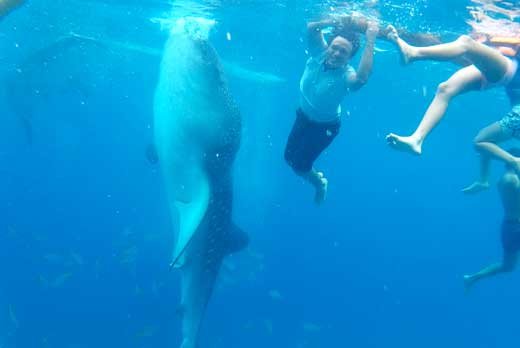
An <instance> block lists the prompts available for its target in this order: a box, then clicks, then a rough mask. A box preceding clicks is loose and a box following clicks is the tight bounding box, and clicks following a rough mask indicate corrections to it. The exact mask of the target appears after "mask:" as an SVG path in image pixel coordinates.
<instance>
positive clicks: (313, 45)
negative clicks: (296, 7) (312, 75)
mask: <svg viewBox="0 0 520 348" xmlns="http://www.w3.org/2000/svg"><path fill="white" fill-rule="evenodd" d="M335 25H336V21H334V20H332V19H326V20H323V21H319V22H309V23H307V40H308V42H309V51H310V54H311V55H313V56H315V55H319V54H320V53H322V52H324V51H325V50H326V49H327V42H326V41H325V37H323V29H324V28H327V27H331V26H335Z"/></svg>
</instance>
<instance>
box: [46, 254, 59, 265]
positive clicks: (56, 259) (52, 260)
mask: <svg viewBox="0 0 520 348" xmlns="http://www.w3.org/2000/svg"><path fill="white" fill-rule="evenodd" d="M43 258H44V259H45V261H47V262H50V263H60V262H61V261H62V257H61V256H60V255H56V254H45V255H44V256H43Z"/></svg>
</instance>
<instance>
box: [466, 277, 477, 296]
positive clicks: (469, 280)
mask: <svg viewBox="0 0 520 348" xmlns="http://www.w3.org/2000/svg"><path fill="white" fill-rule="evenodd" d="M474 284H475V279H474V278H473V277H472V276H470V275H465V276H464V292H465V293H466V294H468V293H469V291H470V290H471V288H473V285H474Z"/></svg>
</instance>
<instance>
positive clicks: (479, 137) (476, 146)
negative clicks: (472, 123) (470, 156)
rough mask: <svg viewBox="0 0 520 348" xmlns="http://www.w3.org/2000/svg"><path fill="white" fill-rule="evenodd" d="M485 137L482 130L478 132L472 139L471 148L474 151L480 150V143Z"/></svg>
mask: <svg viewBox="0 0 520 348" xmlns="http://www.w3.org/2000/svg"><path fill="white" fill-rule="evenodd" d="M484 140H485V138H484V135H483V134H482V132H479V133H478V134H477V136H476V137H475V138H474V139H473V148H474V149H475V150H476V151H480V150H482V143H483V142H484Z"/></svg>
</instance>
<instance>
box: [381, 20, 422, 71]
mask: <svg viewBox="0 0 520 348" xmlns="http://www.w3.org/2000/svg"><path fill="white" fill-rule="evenodd" d="M387 30H388V34H386V37H387V39H388V40H390V41H392V42H393V43H395V44H396V45H397V47H398V48H399V51H400V52H401V64H403V65H406V64H409V63H410V62H411V61H412V60H413V58H414V57H415V47H413V46H410V45H409V44H408V43H406V41H404V40H403V39H401V38H400V37H399V34H398V33H397V30H396V29H395V27H394V26H393V25H389V26H388V27H387Z"/></svg>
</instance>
